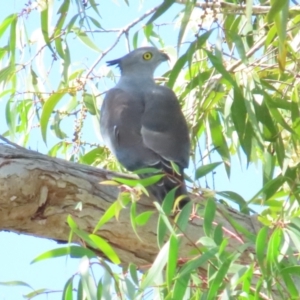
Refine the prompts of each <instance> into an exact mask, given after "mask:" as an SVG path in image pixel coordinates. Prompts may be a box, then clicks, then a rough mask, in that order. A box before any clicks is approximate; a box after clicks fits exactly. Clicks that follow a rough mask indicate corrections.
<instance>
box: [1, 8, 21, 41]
mask: <svg viewBox="0 0 300 300" xmlns="http://www.w3.org/2000/svg"><path fill="white" fill-rule="evenodd" d="M16 18H18V15H17V14H11V15H9V16H8V17H6V18H5V19H4V20H3V22H2V23H1V24H0V38H1V37H2V35H3V34H4V32H5V31H6V29H7V28H8V27H9V26H10V24H11V23H12V22H14V21H15V20H16Z"/></svg>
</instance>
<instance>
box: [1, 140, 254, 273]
mask: <svg viewBox="0 0 300 300" xmlns="http://www.w3.org/2000/svg"><path fill="white" fill-rule="evenodd" d="M114 176H118V177H120V176H122V177H129V176H126V175H124V174H122V175H120V174H117V173H113V172H110V171H106V170H102V169H98V168H94V167H90V166H86V165H81V164H76V163H72V162H68V161H65V160H62V159H57V158H52V157H48V156H46V155H43V154H40V153H38V152H35V151H31V150H27V149H24V148H21V147H13V146H10V145H3V144H0V230H8V231H13V232H18V233H24V234H29V235H33V236H38V237H43V238H49V239H54V240H59V241H67V240H68V235H69V232H70V229H69V227H68V225H67V224H66V219H67V216H68V215H71V216H72V217H73V218H74V220H75V221H76V222H77V224H78V226H79V227H80V228H81V229H82V230H85V231H88V232H91V231H92V230H93V228H94V227H95V226H96V224H97V222H98V221H99V219H100V217H101V216H102V215H103V213H104V212H105V210H106V209H107V208H108V207H109V206H110V205H111V204H112V203H113V202H114V201H115V200H116V198H117V196H118V193H119V189H118V188H117V187H115V186H107V185H103V184H100V183H101V182H102V181H104V180H109V179H111V178H112V177H114ZM130 178H132V177H130ZM197 200H198V201H200V202H201V201H203V200H201V199H200V200H199V199H197ZM153 201H154V199H151V198H148V197H142V198H141V200H140V201H139V202H138V205H137V207H138V212H139V213H141V212H144V211H148V210H153V211H156V210H155V207H154V205H153ZM79 202H82V210H78V209H76V205H77V204H78V203H79ZM129 213H130V212H129V209H128V208H126V209H124V210H122V211H121V214H120V217H119V219H118V220H116V219H113V220H111V221H110V222H108V223H107V224H105V225H104V226H103V227H102V228H101V229H100V230H99V231H98V232H97V234H98V235H100V236H101V237H103V238H105V239H106V240H107V241H108V242H109V243H110V244H111V245H112V246H113V248H114V249H115V251H116V252H117V254H118V255H119V257H120V259H121V261H122V263H124V264H127V263H129V262H131V263H135V264H137V265H138V266H139V267H141V268H142V267H143V266H146V265H149V264H151V263H152V262H153V260H154V258H155V257H156V255H157V253H158V251H159V249H158V247H157V240H156V238H157V237H156V226H157V217H158V213H154V214H153V216H152V217H151V218H150V220H149V222H148V223H147V225H145V226H143V227H140V228H138V234H139V236H140V237H141V239H142V241H141V240H139V239H138V238H137V237H136V235H135V233H134V231H133V229H132V227H131V223H130V216H129ZM228 217H230V218H233V219H234V220H235V221H236V222H237V223H238V224H240V225H241V226H242V227H244V228H245V229H247V230H248V231H250V232H251V233H253V234H256V232H257V231H258V230H259V227H260V226H259V223H258V222H257V220H256V217H255V216H253V217H249V216H246V215H243V214H241V213H239V212H237V211H234V210H231V209H229V208H224V207H223V206H221V205H219V206H218V211H217V215H216V218H215V222H216V224H219V223H220V224H222V225H223V230H224V235H226V236H227V237H228V242H229V246H228V249H229V251H230V250H231V249H232V250H235V249H237V248H238V247H241V245H242V244H243V243H244V242H243V241H242V238H241V237H239V236H238V234H237V233H236V232H235V230H234V229H233V228H232V226H231V225H230V223H229V222H228V221H227V219H228ZM203 235H204V233H203V226H202V219H201V218H199V217H195V218H193V219H192V220H191V221H190V223H189V225H188V229H187V231H186V237H182V244H181V252H180V256H181V258H182V259H184V260H185V259H186V258H190V257H191V250H192V249H193V248H194V244H195V243H196V242H197V241H198V239H199V238H200V237H201V236H203ZM253 252H254V250H253V248H251V247H246V249H245V250H244V251H243V252H242V253H241V257H240V262H241V263H245V264H247V263H249V262H250V258H249V253H253ZM194 253H195V252H194Z"/></svg>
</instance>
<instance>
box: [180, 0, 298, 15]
mask: <svg viewBox="0 0 300 300" xmlns="http://www.w3.org/2000/svg"><path fill="white" fill-rule="evenodd" d="M176 2H177V3H179V4H184V5H185V4H186V2H187V1H186V0H177V1H176ZM195 6H196V7H198V8H201V9H203V10H207V9H210V10H212V11H213V12H214V14H215V13H223V14H227V15H232V14H234V15H236V14H239V15H241V14H245V13H246V5H239V4H233V3H228V2H224V1H218V2H216V1H214V2H207V1H205V2H201V3H199V2H198V3H196V5H195ZM270 9H271V6H269V5H268V6H263V5H256V6H253V7H252V15H264V14H267V13H268V12H269V11H270ZM289 10H290V12H299V11H300V6H299V4H298V3H297V6H292V7H290V9H289Z"/></svg>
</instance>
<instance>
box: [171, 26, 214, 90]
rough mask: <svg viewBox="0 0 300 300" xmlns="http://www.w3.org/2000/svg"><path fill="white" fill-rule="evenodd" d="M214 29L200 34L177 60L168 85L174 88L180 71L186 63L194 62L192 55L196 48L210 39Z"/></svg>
mask: <svg viewBox="0 0 300 300" xmlns="http://www.w3.org/2000/svg"><path fill="white" fill-rule="evenodd" d="M212 32H213V30H209V31H207V32H205V33H204V34H202V35H201V36H199V37H198V38H197V39H196V40H195V41H194V42H193V43H191V44H190V46H189V48H188V49H187V51H186V52H185V54H183V55H182V56H181V57H180V58H179V59H178V60H177V62H176V64H175V65H174V67H173V70H172V71H171V73H170V76H169V81H168V87H169V88H170V89H172V88H173V87H174V84H175V82H176V79H177V77H178V75H179V74H180V72H181V71H182V69H183V67H184V65H185V64H186V63H187V62H189V64H190V65H191V63H192V57H193V54H194V53H195V52H196V50H198V49H200V48H201V47H202V45H203V44H204V43H206V41H207V40H208V38H209V37H210V35H211V34H212Z"/></svg>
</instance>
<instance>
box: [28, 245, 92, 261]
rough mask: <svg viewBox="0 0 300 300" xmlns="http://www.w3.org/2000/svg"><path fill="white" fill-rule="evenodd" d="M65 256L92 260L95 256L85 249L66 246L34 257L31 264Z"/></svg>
mask: <svg viewBox="0 0 300 300" xmlns="http://www.w3.org/2000/svg"><path fill="white" fill-rule="evenodd" d="M67 255H70V256H71V257H73V258H81V257H84V256H87V257H89V258H93V257H96V256H97V255H96V254H95V253H94V252H93V251H91V250H89V249H87V248H83V247H79V246H67V247H63V248H55V249H53V250H50V251H46V252H44V253H43V254H41V255H39V256H38V257H36V258H35V259H34V260H33V261H32V262H31V263H32V264H33V263H36V262H39V261H42V260H45V259H50V258H56V257H60V256H67Z"/></svg>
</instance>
